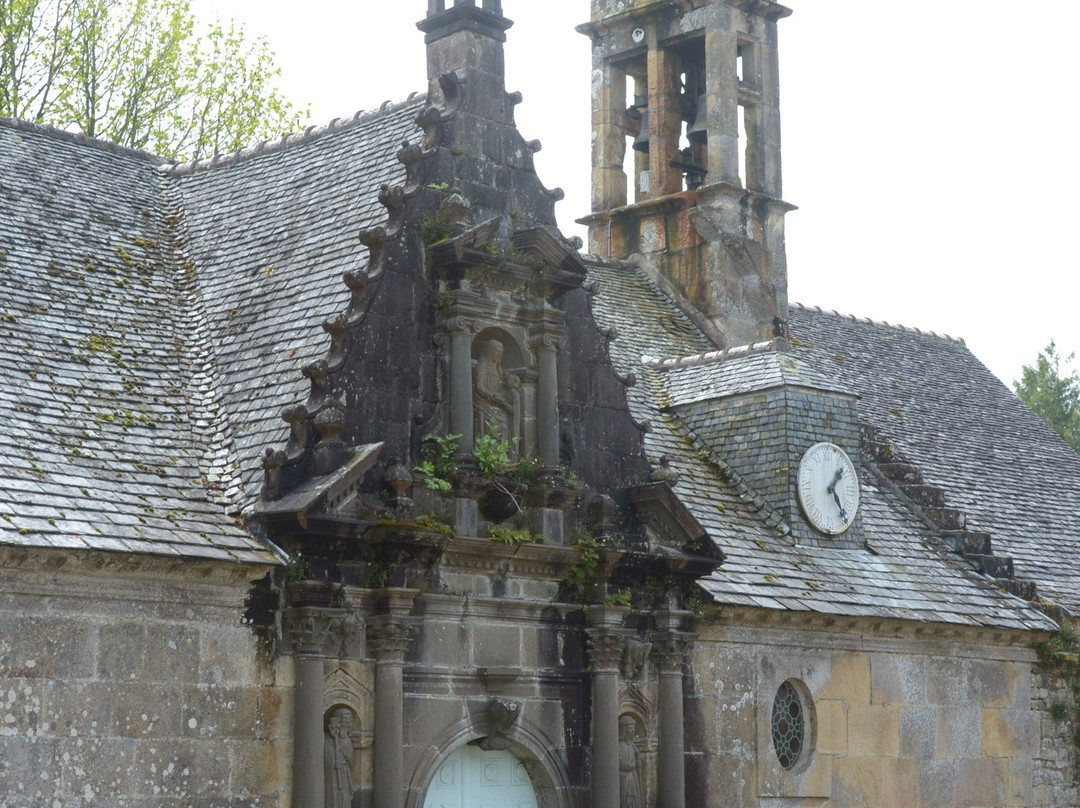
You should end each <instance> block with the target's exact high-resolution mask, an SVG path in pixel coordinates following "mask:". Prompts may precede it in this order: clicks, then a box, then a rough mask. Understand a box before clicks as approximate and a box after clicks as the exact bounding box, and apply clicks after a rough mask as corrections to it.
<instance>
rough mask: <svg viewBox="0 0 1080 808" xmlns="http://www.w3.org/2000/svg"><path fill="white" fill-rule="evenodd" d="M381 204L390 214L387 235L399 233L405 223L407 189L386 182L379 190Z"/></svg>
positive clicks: (387, 222)
mask: <svg viewBox="0 0 1080 808" xmlns="http://www.w3.org/2000/svg"><path fill="white" fill-rule="evenodd" d="M379 203H380V204H381V205H382V206H383V207H384V208H386V209H387V210H388V211H389V212H390V214H389V216H387V219H386V231H387V233H391V234H393V233H397V232H398V231H399V230H401V226H402V225H403V224H404V223H405V189H404V188H403V187H402V186H400V185H390V184H389V183H385V182H384V183H383V184H382V186H381V187H380V189H379Z"/></svg>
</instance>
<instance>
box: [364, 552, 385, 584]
mask: <svg viewBox="0 0 1080 808" xmlns="http://www.w3.org/2000/svg"><path fill="white" fill-rule="evenodd" d="M389 580H390V564H389V563H388V562H387V561H386V560H385V559H381V558H380V559H378V560H375V561H369V562H368V565H367V569H366V570H365V572H364V578H363V581H362V583H361V586H363V587H364V588H365V589H382V588H383V587H384V586H386V584H387V583H388V582H389Z"/></svg>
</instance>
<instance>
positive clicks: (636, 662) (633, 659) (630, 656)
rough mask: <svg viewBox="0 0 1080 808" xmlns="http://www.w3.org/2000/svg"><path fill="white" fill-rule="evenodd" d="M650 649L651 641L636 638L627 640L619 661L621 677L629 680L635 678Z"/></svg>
mask: <svg viewBox="0 0 1080 808" xmlns="http://www.w3.org/2000/svg"><path fill="white" fill-rule="evenodd" d="M651 650H652V643H651V642H642V641H641V640H638V639H636V638H631V639H629V640H627V642H626V647H625V648H624V649H623V656H622V663H621V668H622V675H623V679H625V680H626V681H628V682H630V681H633V680H634V679H636V678H637V675H638V674H639V673H640V672H641V669H642V667H643V666H644V665H645V660H646V659H648V658H649V651H651Z"/></svg>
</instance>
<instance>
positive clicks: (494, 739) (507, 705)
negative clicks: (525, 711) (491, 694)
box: [480, 699, 521, 752]
mask: <svg viewBox="0 0 1080 808" xmlns="http://www.w3.org/2000/svg"><path fill="white" fill-rule="evenodd" d="M520 715H521V703H520V702H516V701H511V700H509V699H492V700H491V703H490V704H489V705H488V719H489V720H490V721H491V734H490V735H488V736H487V737H486V738H484V739H483V740H481V741H480V748H481V749H483V750H484V751H486V752H490V751H492V750H501V749H509V748H510V737H509V735H510V730H511V729H512V728H513V726H514V724H515V723H516V722H517V720H518V716H520Z"/></svg>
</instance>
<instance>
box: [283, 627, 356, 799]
mask: <svg viewBox="0 0 1080 808" xmlns="http://www.w3.org/2000/svg"><path fill="white" fill-rule="evenodd" d="M354 619H355V618H354V617H353V615H352V614H350V613H349V612H348V611H347V610H345V609H327V608H323V607H316V606H299V607H294V608H291V609H288V610H286V612H285V628H286V631H287V632H288V635H289V641H290V644H291V647H292V649H293V653H294V654H295V655H296V657H297V660H296V698H295V701H294V705H293V708H294V709H293V733H294V734H293V804H294V805H296V806H297V808H323V804H324V798H325V781H324V771H323V710H322V700H323V684H324V682H323V657H324V656H331V655H333V654H334V653H335V648H340V643H341V633H342V631H343V630H344V629H345V627H346V625H347V624H348V623H349V622H350V621H351V620H354Z"/></svg>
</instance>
